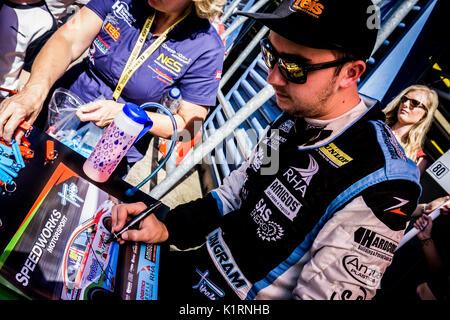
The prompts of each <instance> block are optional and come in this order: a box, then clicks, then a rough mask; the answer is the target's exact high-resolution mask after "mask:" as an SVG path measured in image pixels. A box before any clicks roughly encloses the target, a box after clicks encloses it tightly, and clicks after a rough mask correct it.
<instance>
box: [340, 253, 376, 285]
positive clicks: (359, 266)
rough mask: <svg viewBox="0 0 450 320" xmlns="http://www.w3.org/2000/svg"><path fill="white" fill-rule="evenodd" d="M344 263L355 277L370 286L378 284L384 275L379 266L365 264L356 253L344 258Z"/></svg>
mask: <svg viewBox="0 0 450 320" xmlns="http://www.w3.org/2000/svg"><path fill="white" fill-rule="evenodd" d="M342 265H343V266H344V269H345V271H347V273H348V274H349V275H350V276H351V277H352V278H353V279H355V280H356V281H358V282H360V283H362V284H365V285H367V286H369V287H376V286H378V283H379V282H380V280H381V278H382V276H383V273H381V271H380V270H379V269H380V268H379V267H378V266H373V265H368V264H365V263H363V262H361V261H360V258H359V257H358V256H356V255H348V256H345V257H344V258H343V259H342Z"/></svg>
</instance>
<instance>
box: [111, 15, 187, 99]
mask: <svg viewBox="0 0 450 320" xmlns="http://www.w3.org/2000/svg"><path fill="white" fill-rule="evenodd" d="M191 10H192V8H191V7H190V8H189V9H188V10H187V11H186V13H185V14H184V15H183V16H182V17H181V18H180V19H178V20H177V21H176V22H175V23H174V24H172V25H171V26H170V27H169V28H167V29H166V30H165V31H164V32H163V33H162V34H161V35H160V36H159V37H158V38H157V39H156V40H155V41H154V42H153V43H152V44H151V45H150V46H149V47H148V48H147V49H146V50H145V51H144V52H143V53H142V54H141V55H140V56H138V55H139V53H140V52H141V50H142V47H143V46H144V43H145V39H147V35H148V33H149V32H150V28H151V26H152V24H153V20H155V15H156V12H154V13H153V15H151V16H150V17H148V18H147V20H146V21H145V24H144V27H143V28H142V30H141V33H140V34H139V38H138V40H137V42H136V44H135V45H134V48H133V51H132V52H131V55H130V57H129V58H128V61H127V63H126V65H125V67H124V68H123V71H122V74H121V75H120V78H119V82H118V83H117V86H116V89H115V90H114V93H113V99H114V100H115V101H117V99H119V97H120V94H121V93H122V90H123V88H124V87H125V85H126V84H127V82H128V80H130V78H131V76H132V75H133V74H134V72H135V71H136V70H137V69H139V67H140V66H141V65H142V64H143V63H144V62H145V60H147V59H148V58H149V57H150V56H151V55H152V54H153V52H155V50H156V49H158V47H159V46H160V45H161V44H162V43H163V42H164V41H165V40H166V38H167V35H168V34H169V32H170V31H171V30H172V29H173V28H174V27H175V26H176V25H177V24H178V23H180V22H181V21H182V20H183V19H184V18H186V17H187V16H188V15H189V13H190V12H191Z"/></svg>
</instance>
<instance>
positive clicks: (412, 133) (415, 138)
mask: <svg viewBox="0 0 450 320" xmlns="http://www.w3.org/2000/svg"><path fill="white" fill-rule="evenodd" d="M438 105H439V100H438V95H437V93H436V91H434V90H431V89H430V88H428V87H427V86H423V85H413V86H410V87H408V88H406V89H404V90H403V91H402V92H401V93H400V94H399V95H398V96H397V97H395V98H394V100H392V102H391V103H389V104H388V105H387V107H386V108H385V109H384V113H385V114H386V123H387V124H388V126H389V127H390V128H391V129H392V131H393V133H394V135H395V136H396V138H397V140H398V141H399V142H400V144H401V145H402V147H403V149H404V150H405V153H406V156H407V157H408V158H410V159H412V160H413V161H414V162H416V164H417V166H418V167H419V169H420V171H421V173H422V172H423V171H424V170H425V168H426V165H427V163H426V160H425V156H426V154H425V153H424V152H423V150H422V147H421V146H422V143H423V140H424V138H425V135H426V133H427V132H428V130H429V129H430V126H431V122H432V121H433V114H434V112H435V111H436V109H437V107H438Z"/></svg>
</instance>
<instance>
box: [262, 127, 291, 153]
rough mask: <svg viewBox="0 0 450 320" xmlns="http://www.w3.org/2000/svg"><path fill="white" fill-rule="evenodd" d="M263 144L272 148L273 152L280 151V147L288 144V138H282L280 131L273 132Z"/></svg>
mask: <svg viewBox="0 0 450 320" xmlns="http://www.w3.org/2000/svg"><path fill="white" fill-rule="evenodd" d="M262 142H263V143H264V144H266V145H268V146H269V147H271V148H272V149H273V150H278V148H279V147H280V145H281V144H282V143H284V142H286V138H283V137H281V136H280V135H279V134H278V130H272V131H271V132H270V136H266V137H265V138H264V139H263V141H262Z"/></svg>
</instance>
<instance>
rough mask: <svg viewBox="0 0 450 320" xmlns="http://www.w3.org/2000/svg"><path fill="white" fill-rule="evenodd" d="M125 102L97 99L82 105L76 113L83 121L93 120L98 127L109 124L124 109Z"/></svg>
mask: <svg viewBox="0 0 450 320" xmlns="http://www.w3.org/2000/svg"><path fill="white" fill-rule="evenodd" d="M123 106H124V104H123V103H118V102H116V101H113V100H96V101H94V102H91V103H87V104H85V105H82V106H81V107H80V108H79V109H78V111H77V113H76V115H77V117H78V118H80V120H81V121H92V122H93V123H94V124H95V125H96V126H97V127H100V128H103V127H106V126H107V125H109V124H110V123H111V122H112V121H113V120H114V118H115V117H116V115H117V114H118V113H119V111H120V110H122V108H123Z"/></svg>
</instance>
